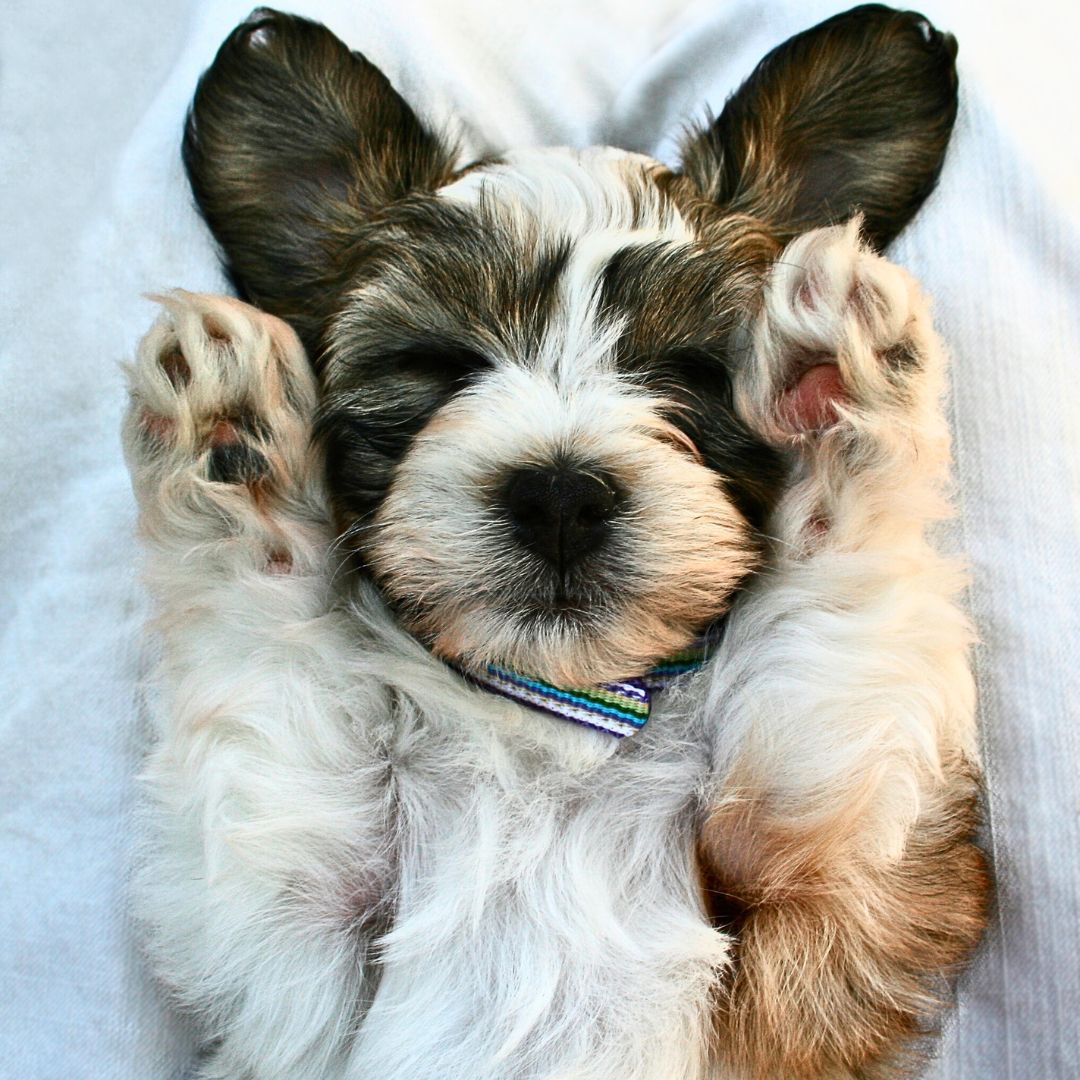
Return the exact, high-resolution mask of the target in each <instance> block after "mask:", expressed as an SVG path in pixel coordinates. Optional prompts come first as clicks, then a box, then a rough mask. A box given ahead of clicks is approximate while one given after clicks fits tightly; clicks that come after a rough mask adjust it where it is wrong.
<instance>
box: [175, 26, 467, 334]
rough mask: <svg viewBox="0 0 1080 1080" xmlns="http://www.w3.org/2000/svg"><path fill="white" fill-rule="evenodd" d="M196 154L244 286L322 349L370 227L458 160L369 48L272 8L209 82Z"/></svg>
mask: <svg viewBox="0 0 1080 1080" xmlns="http://www.w3.org/2000/svg"><path fill="white" fill-rule="evenodd" d="M183 152H184V164H185V166H186V168H187V173H188V178H189V179H190V181H191V187H192V190H193V191H194V193H195V198H196V200H197V201H198V204H199V208H200V210H201V211H202V213H203V216H204V217H205V218H206V221H207V223H208V224H209V226H210V229H211V230H212V232H213V233H214V236H215V237H216V238H217V240H218V242H219V243H220V245H221V247H222V250H223V253H224V257H225V262H226V267H227V269H228V271H229V273H230V275H231V277H232V279H233V282H234V284H235V285H236V288H237V290H238V291H239V293H240V295H241V296H242V297H244V298H245V299H247V300H250V301H252V302H253V303H255V304H257V305H258V306H259V307H262V308H264V309H265V310H267V311H270V312H272V313H273V314H275V315H279V316H281V317H283V318H285V319H287V320H288V321H289V322H291V323H292V324H293V326H294V327H296V329H297V330H298V332H299V333H300V336H301V338H302V339H303V341H304V344H305V345H306V346H307V347H308V349H309V350H314V349H315V347H316V345H317V340H318V336H319V333H320V331H321V328H322V326H323V324H324V323H325V321H326V319H327V318H328V317H329V315H330V314H331V313H332V308H333V306H334V301H336V299H337V297H338V296H339V295H340V292H341V290H342V288H343V287H344V285H345V284H346V283H347V280H348V277H349V260H350V258H351V257H352V256H351V255H350V244H351V242H352V241H353V239H354V238H355V236H356V233H357V231H358V229H359V228H360V227H361V226H362V225H363V223H364V222H365V221H366V220H367V219H368V218H369V217H370V216H371V215H372V214H373V213H374V212H376V211H377V210H379V209H380V208H381V207H384V206H386V205H388V204H389V203H391V202H394V201H395V200H397V199H400V198H402V197H404V196H405V195H407V194H408V193H410V192H412V191H417V190H432V189H434V188H436V187H438V186H440V185H441V184H442V183H444V182H445V181H446V179H447V178H448V177H449V175H450V173H451V171H452V168H453V159H454V147H453V146H450V145H447V144H445V143H443V142H441V141H440V140H439V139H437V138H436V137H435V136H434V135H433V134H432V133H431V132H429V131H428V130H427V129H426V128H425V127H424V126H423V125H422V124H421V123H420V121H419V120H418V119H417V117H416V115H415V114H414V113H413V111H412V110H411V109H410V108H409V106H408V105H407V104H406V103H405V102H404V101H403V100H402V98H401V97H400V95H399V94H398V93H397V92H396V91H395V90H394V88H393V87H392V86H391V85H390V83H389V81H388V80H387V79H386V77H385V76H384V75H383V74H382V72H380V71H379V70H378V69H377V68H376V67H374V66H373V65H372V64H370V63H368V61H367V60H365V59H364V57H363V56H361V55H360V54H359V53H355V52H350V51H349V49H348V48H346V46H345V45H344V44H343V43H342V42H341V41H340V40H339V39H338V38H336V37H335V36H334V35H333V34H331V33H330V32H329V31H328V30H327V29H326V28H325V27H323V26H321V25H319V24H318V23H314V22H310V21H309V20H307V19H300V18H296V17H294V16H290V15H283V14H280V13H279V12H275V11H270V10H268V9H265V8H263V9H259V10H256V11H254V12H252V14H251V15H250V16H249V18H248V19H247V20H246V21H245V22H244V23H242V24H241V25H240V26H238V27H237V28H236V29H235V30H234V31H233V32H232V33H231V34H230V35H229V37H228V38H227V39H226V41H225V43H224V44H223V45H222V46H221V49H220V50H219V51H218V54H217V57H216V58H215V60H214V62H213V64H212V65H211V66H210V68H209V69H208V70H207V72H206V73H205V74H204V75H203V77H202V79H201V80H200V81H199V85H198V89H197V90H196V93H195V99H194V102H193V103H192V106H191V110H190V112H189V113H188V119H187V126H186V129H185V132H184V146H183Z"/></svg>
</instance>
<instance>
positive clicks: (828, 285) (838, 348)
mask: <svg viewBox="0 0 1080 1080" xmlns="http://www.w3.org/2000/svg"><path fill="white" fill-rule="evenodd" d="M859 224H860V223H859V219H858V218H856V219H854V220H852V221H851V222H849V223H848V224H847V225H845V226H836V227H832V228H826V229H817V230H815V231H813V232H810V233H806V234H805V235H803V236H800V237H799V238H798V239H796V240H795V241H793V242H792V243H791V244H789V245H788V247H787V248H786V249H785V250H784V252H783V254H782V255H781V256H780V258H779V259H778V260H777V262H776V265H775V266H774V268H773V271H772V273H771V275H770V279H769V282H768V284H767V286H766V290H765V297H764V304H763V307H762V311H761V314H760V316H759V318H758V321H757V325H756V327H755V332H754V362H753V364H752V365H750V366H748V368H747V370H746V372H745V374H744V378H743V381H742V387H741V394H740V396H741V399H742V403H743V407H744V410H745V411H746V412H747V413H748V414H749V416H750V417H751V419H752V421H753V422H755V424H756V426H757V427H758V428H759V429H760V430H761V431H762V433H763V434H765V435H766V436H767V437H769V438H770V439H772V440H773V441H775V442H778V443H783V442H789V443H790V442H798V441H801V440H804V439H805V437H807V436H814V435H818V434H820V433H822V432H826V431H829V430H830V429H834V428H837V427H844V426H847V427H848V428H849V429H852V428H854V429H860V430H862V431H863V432H864V433H867V432H869V429H871V428H873V427H874V426H875V425H876V424H878V425H879V424H881V423H884V424H886V425H890V426H892V427H893V428H894V429H895V428H896V427H897V426H904V427H906V426H910V425H911V424H915V425H918V424H921V423H923V422H924V421H925V420H926V419H927V410H933V409H935V408H936V406H937V399H938V396H939V394H940V388H941V387H940V367H941V364H940V358H941V350H940V346H939V345H938V343H937V341H936V339H935V337H934V334H933V331H932V329H931V327H930V323H929V319H928V316H927V312H926V304H925V301H924V299H923V298H922V296H921V294H920V292H919V289H918V287H917V285H916V284H915V282H914V280H913V279H912V278H911V276H910V275H909V274H908V273H907V272H906V271H904V270H902V269H901V268H900V267H898V266H896V265H894V264H893V263H890V262H888V261H887V260H886V259H884V258H882V257H881V256H880V255H877V254H875V253H874V252H873V251H871V250H870V249H869V248H868V247H866V246H865V245H864V244H863V243H862V242H861V240H860V237H859Z"/></svg>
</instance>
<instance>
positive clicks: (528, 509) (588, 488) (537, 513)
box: [503, 467, 618, 573]
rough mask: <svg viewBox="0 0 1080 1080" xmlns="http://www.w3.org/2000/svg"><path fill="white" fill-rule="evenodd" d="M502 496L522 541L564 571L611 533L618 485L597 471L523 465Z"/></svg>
mask: <svg viewBox="0 0 1080 1080" xmlns="http://www.w3.org/2000/svg"><path fill="white" fill-rule="evenodd" d="M503 502H504V505H505V506H506V512H507V514H508V515H509V518H510V522H511V524H512V525H513V527H514V534H515V535H516V536H517V538H518V539H519V540H520V541H521V543H523V544H524V545H525V546H526V547H528V548H530V549H532V550H533V551H535V552H536V553H537V554H538V555H541V556H542V557H543V558H545V559H547V561H548V562H550V563H552V564H553V565H554V566H556V567H557V568H558V569H559V571H560V573H562V572H565V571H566V570H568V569H569V568H570V567H571V566H572V565H573V564H574V563H576V562H577V561H578V560H579V559H582V558H584V557H585V556H586V555H588V554H589V552H590V551H595V550H596V549H597V548H598V547H599V546H600V545H601V544H602V543H603V542H604V540H605V539H606V538H607V534H608V529H609V526H610V523H611V518H612V517H613V515H614V513H615V508H616V505H617V503H618V491H617V489H616V487H615V485H614V484H613V483H611V482H610V481H608V480H606V479H604V478H603V477H601V476H598V475H597V474H596V473H592V472H582V471H579V470H576V469H572V468H558V467H553V468H549V469H521V470H520V471H518V472H516V473H514V475H513V476H511V477H510V480H509V481H508V482H507V485H506V487H505V489H504V493H503Z"/></svg>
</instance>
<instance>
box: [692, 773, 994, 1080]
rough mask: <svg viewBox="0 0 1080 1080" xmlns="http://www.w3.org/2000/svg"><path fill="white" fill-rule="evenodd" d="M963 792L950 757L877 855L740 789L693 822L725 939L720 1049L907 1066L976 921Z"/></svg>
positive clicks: (869, 1066)
mask: <svg viewBox="0 0 1080 1080" xmlns="http://www.w3.org/2000/svg"><path fill="white" fill-rule="evenodd" d="M976 798H977V794H976V790H975V785H974V782H973V781H972V779H971V777H970V775H969V774H968V773H967V772H965V771H962V770H958V771H957V773H956V774H955V775H954V778H953V782H952V787H951V790H950V792H949V793H948V797H947V798H944V799H942V801H941V803H940V805H941V809H940V810H938V811H937V812H934V813H927V814H925V815H924V817H923V818H921V819H920V820H919V822H918V823H917V825H916V826H915V828H914V829H913V831H912V833H911V836H910V838H909V840H908V844H907V848H906V850H905V852H904V854H903V856H902V858H900V859H899V860H898V861H896V862H895V863H893V864H888V865H886V864H882V863H880V862H877V863H873V864H872V863H871V862H870V861H869V860H867V859H860V858H859V857H858V856H857V855H856V854H854V853H853V852H852V851H851V850H849V849H848V846H847V843H846V837H845V833H844V829H843V826H842V825H841V826H840V828H836V823H835V822H834V823H832V825H833V827H832V828H830V829H825V830H815V829H813V828H809V827H802V828H792V827H790V826H787V827H786V826H785V825H784V824H782V823H779V822H777V821H776V820H773V819H771V817H770V815H769V814H768V812H767V811H766V810H765V809H764V808H763V806H762V805H761V804H760V803H757V804H755V803H754V802H752V801H751V802H746V803H741V804H740V805H739V806H738V807H737V809H735V810H722V811H720V812H719V813H717V814H714V815H713V816H712V817H711V818H710V819H709V820H708V821H707V822H706V824H705V826H704V828H703V830H702V832H701V836H700V839H699V844H698V857H699V860H700V864H701V874H702V879H703V881H704V882H705V890H706V893H705V895H706V903H707V907H708V910H709V913H710V915H711V917H712V918H713V920H714V922H715V923H716V924H717V925H718V926H722V927H723V928H725V929H727V930H729V931H730V932H732V933H734V934H735V935H736V939H737V951H736V963H735V967H734V970H733V975H732V977H731V981H730V982H729V983H728V985H726V986H725V987H723V990H722V993H721V995H720V998H719V1003H718V1007H717V1011H716V1024H717V1029H716V1033H717V1039H718V1044H719V1048H720V1053H721V1054H722V1055H723V1056H724V1057H725V1058H726V1059H727V1060H729V1061H730V1062H731V1063H732V1064H733V1065H734V1066H735V1067H737V1068H740V1069H742V1070H744V1071H745V1072H746V1074H747V1075H748V1076H751V1077H754V1078H755V1080H780V1078H785V1080H786V1078H789V1077H790V1078H793V1080H794V1078H798V1080H814V1078H817V1077H822V1078H824V1077H833V1076H839V1075H842V1076H851V1077H885V1076H906V1075H909V1073H910V1070H911V1069H912V1068H913V1067H914V1066H915V1065H916V1064H917V1063H918V1061H919V1060H920V1053H919V1050H920V1041H921V1040H922V1039H924V1038H925V1037H926V1036H928V1035H930V1034H932V1033H933V1031H934V1029H935V1023H934V1022H935V1015H936V1014H937V1013H939V1012H940V1010H941V1008H942V1005H943V999H944V998H945V997H946V996H947V993H948V982H949V979H950V978H951V977H952V976H953V975H955V973H956V972H957V970H958V968H959V967H960V966H961V965H962V964H963V963H964V962H965V961H966V960H967V959H968V958H969V956H970V954H971V952H972V950H973V949H974V947H975V945H976V943H977V942H978V940H979V937H980V935H981V934H982V931H983V928H984V926H985V923H986V913H987V904H988V898H989V893H990V878H989V874H988V870H987V864H986V859H985V856H984V855H983V853H982V852H981V851H980V850H979V849H978V848H977V847H975V846H974V844H973V843H972V842H971V836H972V833H973V832H974V829H975V826H976V823H977V808H976Z"/></svg>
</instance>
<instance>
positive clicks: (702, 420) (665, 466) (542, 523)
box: [185, 8, 955, 682]
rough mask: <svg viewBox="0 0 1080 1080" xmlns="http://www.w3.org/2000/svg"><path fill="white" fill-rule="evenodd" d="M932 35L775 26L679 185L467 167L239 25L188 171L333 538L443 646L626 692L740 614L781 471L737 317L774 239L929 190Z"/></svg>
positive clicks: (857, 20) (949, 53)
mask: <svg viewBox="0 0 1080 1080" xmlns="http://www.w3.org/2000/svg"><path fill="white" fill-rule="evenodd" d="M927 26H928V24H926V23H925V21H924V20H921V19H919V17H917V16H913V15H908V14H898V13H895V12H890V11H888V9H884V8H867V9H857V10H856V11H855V12H852V13H849V14H848V15H846V16H840V17H837V19H833V20H830V21H829V22H828V23H825V24H823V25H822V26H821V27H818V28H816V29H815V30H813V31H808V32H807V34H804V35H800V36H799V37H798V38H795V39H792V41H791V42H789V43H787V44H786V45H785V46H782V47H781V49H780V50H777V51H776V52H774V53H773V54H770V57H768V58H766V60H765V61H763V63H762V65H761V66H760V67H759V68H758V70H757V71H756V72H755V74H754V75H753V76H752V77H751V79H750V80H749V81H748V83H747V84H746V85H745V86H744V87H743V89H742V90H740V91H739V93H738V94H736V95H735V97H734V98H733V99H732V101H731V102H729V104H728V106H727V108H726V109H725V110H724V112H723V114H722V115H721V117H720V118H719V120H717V121H716V122H715V123H714V124H712V125H711V126H710V127H709V128H707V129H705V130H704V131H702V132H700V133H698V134H697V135H695V136H693V137H691V138H690V139H689V140H688V142H687V146H686V153H685V162H684V166H683V168H682V169H681V170H669V169H667V168H665V167H664V166H662V165H660V164H659V163H657V162H654V161H652V160H650V159H647V158H644V157H641V156H638V155H633V154H627V153H623V152H620V151H615V150H608V149H600V148H594V149H591V150H586V151H581V152H571V151H556V150H547V151H532V152H527V153H517V154H508V155H506V156H505V157H503V158H500V159H498V160H495V161H486V162H480V163H467V162H461V161H459V160H457V158H456V155H455V153H454V151H453V148H452V147H450V146H448V145H447V144H445V143H443V142H442V141H440V140H439V139H437V138H436V137H435V136H434V135H432V134H431V133H430V132H429V131H427V130H426V129H425V128H424V127H423V126H422V125H421V124H420V122H419V121H418V120H417V118H416V116H415V115H414V114H413V113H412V111H411V110H410V109H409V108H408V106H407V105H405V103H404V102H403V101H402V100H401V99H400V97H398V95H397V94H396V93H395V92H394V91H393V89H392V88H391V87H390V86H389V84H388V83H387V82H386V80H385V79H384V78H383V76H382V75H381V74H380V73H379V72H378V71H377V70H376V69H375V68H373V67H372V66H371V65H370V64H368V63H367V61H366V60H364V59H363V58H362V57H360V56H358V55H357V54H351V53H349V52H348V51H347V50H346V49H345V48H344V46H343V45H341V43H340V42H339V41H337V39H336V38H334V37H333V36H332V35H331V34H329V32H328V31H326V30H324V29H323V28H322V27H319V26H317V25H315V24H312V23H309V22H306V21H304V20H300V19H295V18H290V17H287V16H282V15H277V14H275V13H272V12H265V11H264V12H257V13H256V14H255V15H254V16H253V17H252V19H251V20H249V21H248V22H247V23H245V24H244V25H242V26H241V27H239V28H238V29H237V30H236V31H235V32H234V33H233V35H232V36H231V37H230V38H229V40H228V41H226V43H225V45H224V46H223V47H222V49H221V52H220V53H219V55H218V58H217V59H216V60H215V63H214V65H213V67H212V68H211V69H210V70H209V72H208V73H207V74H206V76H204V78H203V80H202V82H201V83H200V88H199V91H198V93H197V95H196V100H195V103H194V106H193V109H192V113H191V117H190V118H189V124H188V129H187V133H186V137H185V161H186V164H187V167H188V172H189V176H190V177H191V180H192V185H193V188H194V190H195V193H196V196H197V198H198V200H199V203H200V206H201V208H202V210H203V212H204V215H205V216H206V218H207V220H208V222H209V223H210V225H211V228H212V229H213V230H214V232H215V234H216V235H217V237H218V239H219V240H220V241H221V243H222V246H223V248H224V251H225V254H226V256H227V259H228V263H229V267H230V270H231V272H232V274H233V277H234V280H235V281H236V283H237V286H238V288H239V290H240V291H241V293H242V294H243V295H245V296H246V297H247V298H249V299H251V300H253V301H254V302H255V303H258V304H260V305H261V306H263V307H265V308H267V309H268V310H270V311H272V312H274V313H276V314H278V315H281V316H283V317H285V318H286V319H289V320H290V321H292V322H293V324H294V325H295V326H296V328H297V330H298V332H299V333H300V334H301V337H302V338H303V339H304V341H305V344H306V345H307V347H308V349H309V352H310V353H311V355H312V357H313V359H314V360H315V362H316V364H317V366H318V368H319V370H320V373H321V376H322V381H323V402H322V408H321V414H320V420H319V423H318V431H317V434H318V436H319V437H320V439H321V440H322V441H323V442H324V444H325V446H326V449H327V460H328V463H329V465H328V478H329V483H330V489H331V492H332V497H333V500H334V506H335V512H336V515H337V518H338V523H339V526H340V527H341V529H342V531H343V533H344V535H345V538H346V540H347V542H348V543H349V544H350V546H352V547H353V548H354V549H355V550H356V551H357V552H358V553H359V555H360V558H361V562H362V565H363V566H364V568H365V570H366V572H369V573H370V574H372V575H373V576H374V578H375V580H376V581H377V582H378V583H379V584H380V586H381V588H382V590H383V593H384V595H385V596H386V598H387V600H388V601H389V602H390V603H391V604H392V605H393V606H394V607H395V609H396V610H397V612H398V614H399V617H400V618H401V619H402V621H403V622H404V623H405V624H406V625H407V626H408V627H409V628H410V629H412V630H413V631H414V632H415V633H417V634H418V635H420V636H421V637H422V638H424V639H425V640H426V641H427V642H428V643H429V644H430V646H431V647H432V648H433V650H434V651H435V652H436V653H438V654H439V655H441V656H443V657H445V658H447V659H451V660H455V661H458V662H461V663H464V664H466V665H470V664H476V663H481V662H484V661H494V662H500V663H504V664H508V665H511V666H516V667H519V668H524V669H526V670H530V671H534V672H536V673H538V674H541V675H544V676H547V677H548V678H552V679H557V680H565V681H571V682H591V681H597V680H603V679H614V678H619V677H626V676H630V675H633V674H637V673H640V672H641V671H642V670H644V669H645V668H647V667H648V666H649V665H650V664H651V663H652V662H654V661H655V660H656V659H658V658H660V657H662V656H664V655H667V654H669V653H671V652H673V651H675V650H676V649H678V648H680V647H682V646H684V645H686V644H687V643H688V642H689V641H690V640H691V639H692V638H693V637H694V635H695V634H696V633H697V632H698V631H700V630H701V628H703V627H704V626H706V625H707V624H708V623H709V622H711V621H712V620H714V619H715V618H716V617H717V616H718V615H720V614H721V613H722V612H723V611H724V610H725V609H726V607H727V605H728V604H729V602H730V599H731V595H732V593H733V591H734V590H735V589H736V588H737V587H738V585H739V583H740V582H741V581H742V580H743V579H744V578H745V577H746V575H747V574H748V573H749V572H751V571H752V570H753V568H754V567H755V565H757V563H758V562H759V560H760V558H761V544H760V533H759V530H760V528H761V526H762V524H763V522H764V520H765V517H766V515H767V513H768V510H769V507H770V505H771V503H772V502H773V500H774V499H775V497H776V495H777V494H778V492H779V489H780V486H781V485H782V482H783V475H784V465H783V462H782V460H781V459H780V457H779V456H778V455H777V453H776V452H775V451H774V450H772V449H770V448H769V447H768V446H767V445H766V443H765V442H764V441H763V440H762V439H761V438H759V437H758V436H757V435H756V434H755V432H754V431H753V430H752V429H751V428H750V426H749V425H748V424H747V423H746V422H745V421H744V420H743V419H742V418H741V417H740V416H739V415H738V413H737V412H736V410H735V408H734V406H733V404H732V396H731V382H732V378H733V376H734V374H735V372H736V369H737V366H738V365H739V364H740V363H743V362H745V355H744V350H743V348H742V347H741V340H742V338H741V334H740V331H741V329H742V327H743V326H744V324H745V321H746V319H747V317H748V316H750V315H752V314H753V312H754V310H755V308H756V305H757V303H758V300H759V296H760V291H761V286H762V282H763V280H764V277H765V274H766V273H767V270H768V268H769V265H770V263H771V261H772V260H773V259H774V258H775V256H776V254H777V252H778V251H779V250H780V248H781V247H782V246H783V244H784V243H786V242H787V240H789V239H791V238H792V237H793V236H794V235H796V234H797V233H798V232H801V231H803V230H804V229H806V228H811V227H814V226H816V225H819V224H823V223H825V222H826V221H829V220H833V219H838V220H839V219H843V218H845V217H847V216H849V215H850V213H852V212H854V211H855V210H856V209H862V210H863V211H864V212H865V213H866V215H867V222H868V232H869V235H870V236H871V238H872V239H874V240H876V241H877V242H878V243H879V244H883V243H885V242H886V241H887V240H888V239H891V237H892V235H894V234H895V232H896V231H898V230H899V228H900V227H902V225H903V223H904V222H905V221H906V220H907V218H908V217H909V216H910V214H911V213H913V212H914V209H915V208H916V207H917V205H918V204H919V203H920V202H921V201H922V199H923V198H924V197H925V194H926V193H927V192H928V191H929V189H930V187H931V186H932V184H933V181H934V178H935V177H936V175H937V171H938V169H939V168H940V164H941V158H942V155H943V153H944V147H945V142H946V141H947V138H948V132H949V128H950V127H951V124H952V118H953V115H954V111H955V76H954V72H953V66H952V58H953V55H954V52H955V48H954V47H953V46H952V44H951V39H947V38H944V37H942V35H939V34H937V33H936V31H932V30H930V29H928V28H927ZM853 65H855V75H854V77H853V76H852V74H851V72H852V66H853ZM859 65H863V67H864V68H865V70H862V69H861V68H860V67H859ZM841 71H843V72H844V74H845V79H844V80H839V79H838V78H837V76H838V74H839V73H840V72H841ZM898 80H899V81H900V82H901V83H902V84H903V85H906V86H908V87H909V89H910V91H911V92H910V94H908V95H904V94H898V93H897V81H898ZM837 85H840V86H841V87H842V90H841V91H837V90H836V89H835V87H836V86H837ZM295 116H301V117H305V118H306V122H305V123H304V124H302V125H300V124H290V123H287V122H286V119H284V118H289V117H295ZM820 129H824V130H825V131H827V132H830V133H831V134H830V135H829V137H828V138H819V137H816V135H815V133H817V132H819V130H820ZM882 154H885V157H884V158H883V157H882ZM890 155H891V158H890ZM891 159H895V161H896V166H897V167H896V168H895V169H891V168H890V167H889V161H890V160H891Z"/></svg>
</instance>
